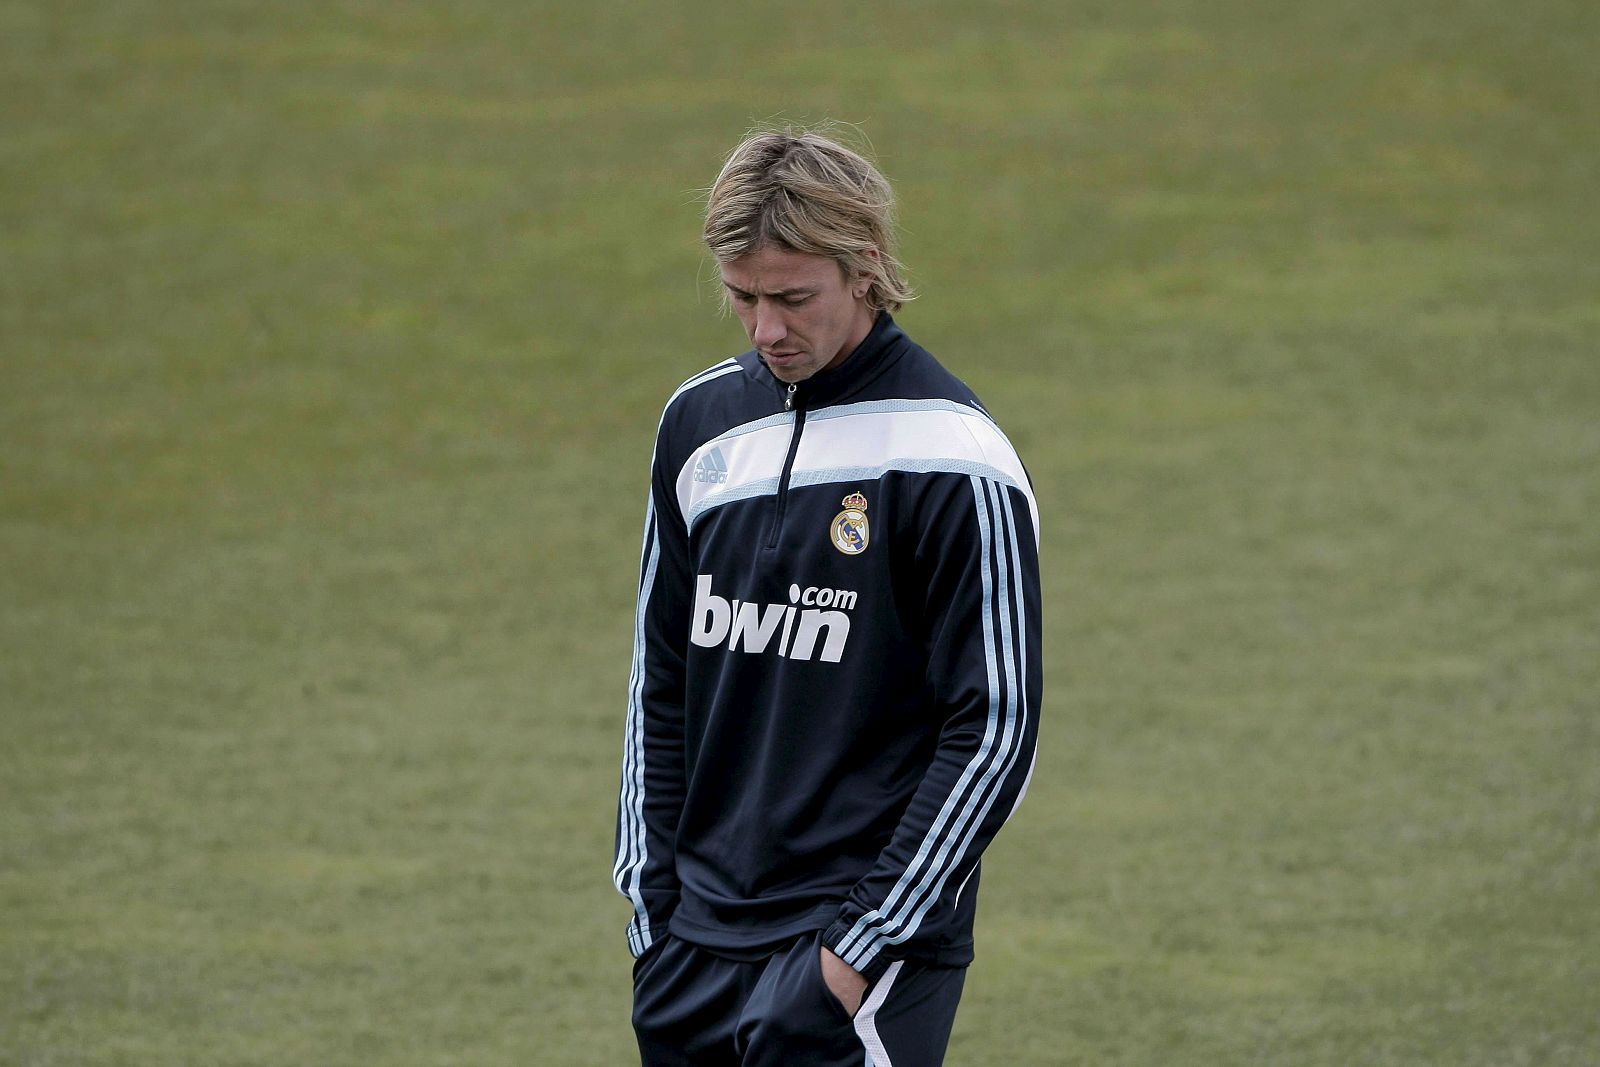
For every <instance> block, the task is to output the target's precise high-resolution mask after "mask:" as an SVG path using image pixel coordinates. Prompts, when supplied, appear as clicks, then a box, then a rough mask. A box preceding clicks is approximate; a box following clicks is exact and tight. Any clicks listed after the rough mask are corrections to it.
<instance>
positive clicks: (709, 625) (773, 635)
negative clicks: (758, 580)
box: [689, 574, 856, 663]
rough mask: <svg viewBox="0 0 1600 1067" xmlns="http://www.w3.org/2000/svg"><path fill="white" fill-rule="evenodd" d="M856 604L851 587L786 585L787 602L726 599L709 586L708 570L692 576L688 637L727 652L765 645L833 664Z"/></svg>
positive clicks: (841, 652)
mask: <svg viewBox="0 0 1600 1067" xmlns="http://www.w3.org/2000/svg"><path fill="white" fill-rule="evenodd" d="M811 605H815V606H814V607H813V606H811ZM855 606H856V593H855V591H854V590H851V589H828V588H819V587H818V586H809V587H807V588H805V589H801V588H800V586H798V585H791V586H789V603H787V604H756V603H751V602H748V601H742V600H729V599H727V598H726V597H720V596H717V595H716V594H715V593H713V592H712V591H711V575H709V574H701V575H698V576H697V577H696V578H695V584H694V619H693V623H692V625H691V626H690V628H689V640H691V641H693V642H694V643H695V644H697V645H699V646H701V647H702V648H715V647H716V646H718V645H721V644H724V643H726V645H727V648H728V651H730V652H739V651H744V652H766V651H768V650H769V647H770V649H771V651H774V652H776V653H777V654H778V655H780V656H784V657H787V658H788V659H797V660H808V659H811V658H813V657H815V658H816V659H819V660H822V661H824V662H826V663H838V662H839V658H840V657H841V656H843V655H844V644H845V642H846V641H848V640H849V639H850V616H849V615H847V614H845V612H847V611H849V610H850V609H852V608H854V607H855ZM819 643H820V644H821V648H820V649H819V648H818V644H819Z"/></svg>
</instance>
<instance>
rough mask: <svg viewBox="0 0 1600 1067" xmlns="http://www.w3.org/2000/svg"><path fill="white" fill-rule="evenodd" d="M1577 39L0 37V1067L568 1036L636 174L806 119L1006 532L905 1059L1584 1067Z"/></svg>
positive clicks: (1547, 34)
mask: <svg viewBox="0 0 1600 1067" xmlns="http://www.w3.org/2000/svg"><path fill="white" fill-rule="evenodd" d="M1597 39H1600V9H1597V8H1596V7H1595V5H1593V4H1592V3H1588V2H1580V0H1571V2H1566V0H1533V2H1530V3H1527V4H1521V5H1515V4H1505V3H1494V4H1490V3H1481V2H1476V0H1466V2H1462V3H1453V4H1446V3H1440V2H1431V0H1430V2H1423V3H1416V4H1406V5H1394V4H1383V3H1377V2H1375V0H1354V2H1350V3H1342V4H1330V3H1326V2H1317V3H1312V2H1308V0H1291V2H1286V3H1283V4H1278V5H1261V4H1250V3H1244V2H1240V0H1218V2H1211V3H1202V2H1200V0H1159V2H1158V0H1152V2H1150V3H1144V4H1139V3H1134V4H1127V5H1113V4H1103V3H1094V2H1086V0H1073V2H1069V3H1063V4H1049V3H1044V2H1041V0H1026V2H1016V3H1007V4H996V5H979V4H976V3H970V2H967V3H954V2H945V3H925V4H904V3H890V4H878V5H855V4H842V3H834V2H831V0H823V2H820V3H816V4H812V5H807V6H804V7H794V6H792V5H776V4H765V3H754V4H740V5H731V4H730V5H722V6H721V8H720V9H713V8H711V7H709V6H707V7H706V8H704V9H700V10H698V11H697V13H695V14H689V13H686V12H685V11H684V10H683V9H680V8H678V7H676V6H673V5H645V4H638V5H629V4H623V3H614V2H608V0H596V2H593V3H588V4H584V5H572V6H571V7H567V6H557V5H554V4H540V3H536V4H533V5H523V4H513V3H503V4H501V3H489V2H478V0H463V2H459V3H454V4H420V3H411V2H400V3H394V4H377V3H359V2H348V0H324V2H320V3H301V2H282V3H276V4H270V5H266V4H247V3H242V2H231V0H209V2H201V0H194V2H184V3H179V2H171V3H155V2H147V0H126V2H111V0H98V2H85V3H77V4H45V3H42V2H38V0H21V2H9V3H4V4H0V100H3V103H0V122H3V125H0V131H3V136H0V233H3V242H0V251H3V254H0V1063H4V1064H17V1065H29V1067H45V1065H79V1064H83V1065H96V1067H99V1065H106V1067H110V1065H130V1064H138V1065H161V1067H166V1065H217V1064H227V1065H247V1064H249V1065H256V1064H260V1065H265V1064H315V1065H351V1067H356V1065H359V1067H370V1065H380V1064H395V1065H401V1064H404V1065H410V1064H429V1065H434V1064H437V1065H443V1064H460V1065H501V1064H504V1065H511V1064H518V1065H526V1064H549V1065H563V1067H564V1065H605V1067H609V1065H618V1064H626V1063H628V1062H636V1060H635V1059H634V1053H633V1051H632V1037H631V1032H630V1030H629V1028H628V1023H627V1007H628V995H629V989H628V965H629V959H628V956H627V951H626V946H625V942H624V938H623V923H624V921H625V919H626V917H627V914H628V913H627V907H626V905H625V903H624V902H623V901H622V900H621V898H619V897H617V896H616V895H615V893H614V892H613V890H612V889H611V887H610V884H609V873H610V865H611V834H612V820H613V813H614V805H615V799H614V789H615V783H616V778H617V766H618V760H619V757H620V752H621V730H622V717H623V690H624V687H625V683H626V676H627V662H628V642H629V638H630V632H631V611H632V593H633V589H634V582H635V576H634V571H635V569H636V566H637V554H638V536H639V529H640V523H641V517H642V509H643V501H644V482H645V473H646V467H647V462H648V455H649V448H650V438H651V434H652V431H653V429H654V425H655V420H656V416H657V413H658V411H659V407H660V404H661V402H662V401H663V400H664V399H665V397H666V395H667V394H668V392H669V391H670V390H671V389H672V388H673V386H675V385H676V384H677V383H678V382H679V381H680V380H681V379H683V378H684V377H686V376H687V375H688V374H690V373H692V372H693V371H695V370H697V369H699V368H701V367H703V366H706V365H708V364H710V363H712V362H714V361H715V360H717V359H720V358H722V357H724V356H726V355H729V354H732V353H733V352H736V351H738V350H740V349H741V348H742V347H743V345H744V342H743V336H742V334H740V332H739V329H738V326H737V324H736V323H735V322H734V321H733V320H731V319H719V318H718V317H717V315H716V311H715V307H716V304H715V293H714V291H713V289H712V287H711V286H710V285H709V284H708V283H707V279H708V277H710V276H711V274H712V270H711V265H710V264H709V262H708V261H707V259H706V258H705V256H704V255H703V254H702V252H701V250H700V248H699V245H698V241H697V235H698V232H699V230H698V215H697V204H696V197H697V195H698V194H697V192H696V190H697V189H699V188H701V187H703V186H704V185H706V184H707V183H708V182H709V181H710V179H711V178H712V176H713V175H714V173H715V170H716V167H717V165H718V163H719V160H720V156H721V154H722V153H723V152H725V151H726V150H727V149H728V148H729V147H730V146H731V145H732V143H733V142H734V141H735V140H736V139H737V138H738V137H739V135H740V134H741V133H742V132H743V131H744V129H745V128H746V127H747V125H748V124H750V123H751V122H754V121H758V120H763V119H770V118H773V117H778V118H784V119H789V120H795V121H808V120H816V119H820V118H823V117H834V118H838V119H843V120H847V121H851V122H855V123H859V125H860V128H861V130H862V131H863V132H864V133H865V134H866V135H868V136H870V138H871V139H872V142H873V144H874V146H875V149H876V152H877V154H878V157H879V159H880V160H881V162H882V165H883V167H884V169H885V170H886V171H887V172H888V173H889V175H890V176H891V177H892V178H894V179H895V180H896V182H897V184H898V188H899V191H900V194H901V200H902V216H903V221H904V226H905V233H906V236H905V249H904V255H905V258H906V260H907V261H908V263H909V264H910V265H911V267H912V271H913V277H914V281H915V282H916V284H917V285H918V286H919V287H920V289H921V290H922V292H923V293H924V297H923V299H922V300H921V301H919V302H918V303H916V304H914V305H912V306H911V307H909V308H908V309H907V310H906V311H905V312H904V313H903V314H902V315H901V316H900V321H901V322H902V323H903V324H904V325H905V326H906V327H907V329H908V330H909V331H910V332H911V333H912V335H913V336H915V337H916V338H917V339H919V340H920V341H922V342H923V343H924V344H925V345H927V346H928V347H929V348H930V349H931V350H933V351H934V352H935V353H936V354H938V355H939V356H940V357H941V358H942V359H943V360H944V362H945V363H946V364H947V365H948V366H950V367H951V368H952V369H953V370H955V371H956V372H957V373H958V374H960V375H961V376H962V377H964V378H965V379H966V380H967V381H968V382H969V383H970V384H971V385H972V386H973V387H974V388H975V389H976V390H977V391H978V393H979V394H980V395H981V396H983V397H984V398H985V400H986V402H987V403H988V404H989V406H990V407H991V409H992V410H993V411H994V412H995V413H996V415H997V417H998V418H999V419H1000V421H1001V423H1002V424H1003V425H1004V426H1005V427H1006V428H1007V430H1008V432H1009V433H1010V435H1011V437H1012V439H1013V440H1014V441H1015V442H1016V444H1017V446H1018V448H1019V450H1020V451H1021V452H1022V453H1023V456H1024V458H1025V459H1026V460H1027V461H1028V463H1029V466H1030V468H1031V470H1032V472H1033V475H1034V479H1035V483H1036V488H1037V491H1038V496H1039V503H1040V510H1041V512H1042V518H1043V524H1044V548H1045V559H1044V565H1045V573H1044V587H1045V596H1046V614H1047V618H1046V631H1045V640H1046V654H1047V661H1048V662H1047V669H1046V690H1047V691H1046V700H1047V703H1046V708H1045V716H1046V719H1045V727H1044V730H1043V733H1042V738H1041V747H1040V756H1039V770H1038V774H1037V776H1036V778H1035V781H1034V786H1033V790H1032V792H1031V793H1030V796H1029V799H1028V801H1027V803H1026V804H1025V805H1024V806H1023V808H1022V810H1021V812H1020V813H1019V814H1018V816H1017V818H1016V819H1015V820H1014V821H1013V822H1012V824H1011V826H1010V827H1009V828H1008V829H1007V831H1006V833H1005V834H1003V835H1002V836H1001V838H1000V840H999V841H998V842H997V844H996V846H995V848H994V849H993V851H992V852H991V853H990V855H991V862H990V863H989V864H987V865H986V875H985V879H984V904H983V909H982V913H981V915H980V919H979V931H978V934H979V958H978V961H977V963H975V964H974V968H973V975H972V978H971V980H970V982H969V984H968V993H967V997H966V1000H965V1003H964V1006H963V1009H962V1013H961V1015H960V1017H959V1018H958V1020H957V1024H956V1033H955V1037H954V1040H953V1043H952V1049H951V1056H950V1063H951V1064H952V1065H1002V1064H1004V1065H1015V1064H1030V1065H1056V1064H1102V1063H1107V1064H1111V1063H1114V1064H1153V1065H1163V1067H1165V1065H1195V1067H1213V1065H1221V1064H1293V1065H1301V1064H1305V1065H1330V1067H1331V1065H1346V1064H1471V1065H1485V1067H1488V1065H1494V1067H1502V1065H1519V1064H1529V1065H1533V1064H1541V1065H1542V1064H1561V1065H1572V1064H1596V1063H1600V536H1597V534H1596V528H1595V520H1596V517H1597V514H1600V343H1597V342H1600V211H1597V210H1596V203H1597V199H1596V198H1597V193H1600V124H1597V123H1596V115H1597V114H1600V73H1597V72H1600V67H1597V65H1596V63H1595V60H1594V43H1595V41H1596V40H1597Z"/></svg>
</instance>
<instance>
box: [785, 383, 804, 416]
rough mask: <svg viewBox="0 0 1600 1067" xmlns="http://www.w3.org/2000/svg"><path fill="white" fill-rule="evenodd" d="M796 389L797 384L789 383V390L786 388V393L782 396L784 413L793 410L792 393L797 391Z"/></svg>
mask: <svg viewBox="0 0 1600 1067" xmlns="http://www.w3.org/2000/svg"><path fill="white" fill-rule="evenodd" d="M798 388H800V386H799V384H798V383H796V382H790V383H789V388H788V390H787V391H785V393H784V396H783V410H785V411H793V410H794V391H795V390H796V389H798Z"/></svg>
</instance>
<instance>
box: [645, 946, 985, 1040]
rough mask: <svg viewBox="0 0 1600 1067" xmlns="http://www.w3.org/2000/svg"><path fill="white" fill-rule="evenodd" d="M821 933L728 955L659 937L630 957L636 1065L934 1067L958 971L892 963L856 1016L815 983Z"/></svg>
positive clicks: (950, 1018) (956, 992)
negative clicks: (748, 956) (756, 954)
mask: <svg viewBox="0 0 1600 1067" xmlns="http://www.w3.org/2000/svg"><path fill="white" fill-rule="evenodd" d="M820 945H821V934H820V933H816V934H807V935H805V936H804V937H801V938H800V939H799V940H797V941H795V942H794V943H793V944H791V945H789V946H788V947H787V948H784V949H782V950H780V951H778V952H776V953H774V954H772V955H771V956H767V957H765V958H763V959H758V960H750V961H745V960H734V959H728V958H726V957H724V956H718V955H716V954H714V953H712V952H711V951H709V950H707V949H703V948H700V947H698V946H696V945H691V944H689V943H688V942H686V941H680V940H678V939H677V938H674V937H667V938H665V939H664V943H661V944H656V945H652V946H651V947H650V949H649V950H648V951H646V952H645V954H644V955H643V956H641V957H640V958H639V959H638V960H637V961H635V963H634V969H633V1028H634V1032H635V1033H636V1034H637V1035H638V1038H639V1054H640V1058H641V1060H642V1062H643V1064H644V1067H938V1065H939V1064H940V1063H942V1062H943V1061H944V1051H945V1046H946V1045H947V1044H948V1043H949V1041H950V1026H951V1024H952V1023H953V1022H954V1021H955V1015H956V1004H957V1002H959V1001H960V999H961V984H962V982H963V981H964V980H965V978H966V973H967V972H966V969H965V968H963V967H927V966H923V965H921V964H917V963H909V962H896V963H893V964H891V965H890V966H889V969H888V970H887V971H885V972H884V973H883V975H882V976H881V977H879V978H878V980H877V981H875V982H873V984H872V985H871V986H870V987H868V989H867V991H866V993H865V994H864V995H863V997H862V1000H861V1009H860V1010H859V1011H858V1012H857V1013H856V1016H855V1018H854V1019H851V1018H850V1016H849V1015H847V1014H846V1013H845V1010H844V1005H843V1004H841V1003H839V999H838V998H837V997H835V996H834V995H833V993H832V992H831V991H829V989H828V987H827V985H826V984H824V983H823V980H822V964H821V956H820V953H819V948H820Z"/></svg>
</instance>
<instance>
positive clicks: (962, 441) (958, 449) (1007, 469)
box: [677, 401, 1038, 537]
mask: <svg viewBox="0 0 1600 1067" xmlns="http://www.w3.org/2000/svg"><path fill="white" fill-rule="evenodd" d="M793 429H794V417H793V416H792V415H788V414H785V415H781V416H777V417H776V418H774V417H771V416H769V417H768V418H765V419H760V420H758V421H756V422H753V423H748V424H746V425H744V426H736V427H734V428H733V429H731V430H729V431H728V432H727V433H725V434H722V435H721V436H719V437H716V438H714V439H712V440H710V441H707V442H706V443H705V444H703V445H701V446H700V447H699V448H697V449H695V451H694V452H693V453H692V454H691V455H690V456H689V459H688V460H687V461H686V462H685V463H684V465H683V468H682V469H681V470H680V471H679V472H678V479H677V491H678V506H679V508H680V509H681V510H682V513H683V516H684V519H685V521H686V522H687V524H688V526H689V528H690V529H693V528H694V524H695V522H696V521H697V520H698V519H699V518H700V517H701V516H703V515H704V514H705V513H706V512H708V511H710V510H711V509H713V508H716V507H720V506H721V505H723V504H727V503H731V502H733V501H735V500H747V499H749V498H751V497H755V496H764V495H766V494H769V493H774V492H776V491H777V488H778V480H779V478H780V477H781V476H782V474H783V461H784V458H785V457H786V456H787V455H788V451H789V441H790V438H791V436H792V435H793ZM892 470H895V471H912V472H928V473H931V472H935V471H948V472H951V473H959V474H976V475H978V476H979V477H983V478H992V479H994V480H996V481H999V482H1002V483H1004V484H1006V485H1012V486H1016V487H1017V488H1018V489H1020V490H1022V492H1023V494H1024V496H1026V497H1027V500H1028V509H1029V511H1030V513H1031V515H1030V517H1031V518H1032V519H1033V524H1034V532H1035V537H1037V534H1038V509H1037V507H1036V506H1035V504H1034V500H1033V490H1032V487H1031V486H1030V485H1029V484H1028V476H1027V474H1026V472H1025V471H1024V470H1023V469H1022V463H1021V461H1020V460H1018V459H1017V454H1016V452H1014V451H1013V450H1012V448H1011V443H1010V442H1009V441H1007V440H1006V438H1005V435H1004V434H1002V433H1001V432H1000V430H999V429H998V428H997V427H996V426H995V424H994V423H993V422H991V421H990V420H989V419H987V418H986V417H984V416H983V415H982V414H981V413H980V412H977V411H974V410H973V409H971V408H968V407H965V406H964V405H960V404H955V403H952V402H950V401H873V402H868V403H863V404H854V405H842V406H840V407H835V408H824V409H822V410H821V411H818V412H817V413H816V414H814V415H810V416H808V417H807V420H806V425H805V430H804V432H803V434H802V435H801V438H800V448H799V451H798V452H797V453H796V454H795V461H794V470H793V472H792V474H791V478H790V484H791V485H795V486H805V485H822V484H826V483H829V482H843V481H864V480H869V479H874V478H878V477H881V476H882V475H883V473H884V472H886V471H892Z"/></svg>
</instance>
